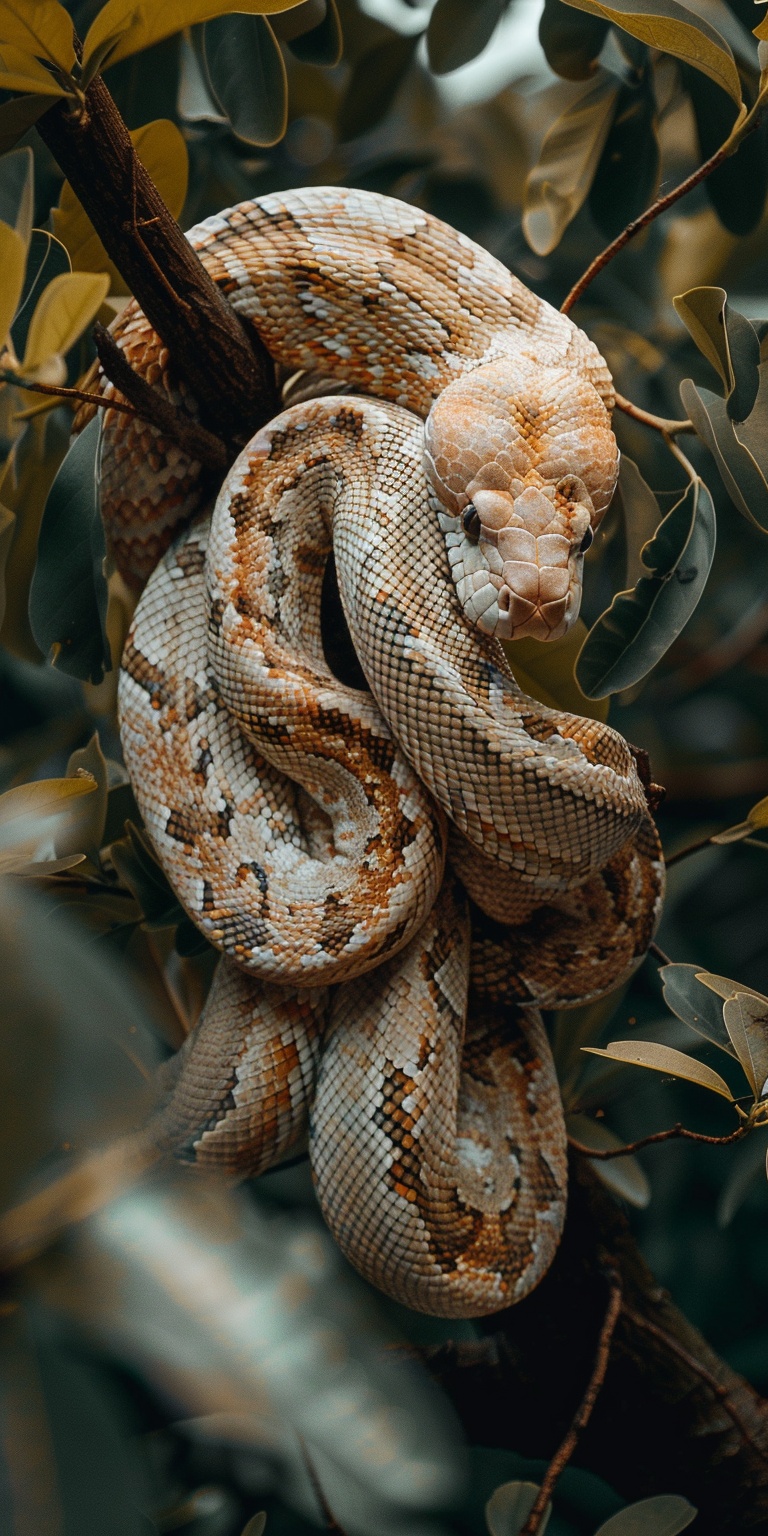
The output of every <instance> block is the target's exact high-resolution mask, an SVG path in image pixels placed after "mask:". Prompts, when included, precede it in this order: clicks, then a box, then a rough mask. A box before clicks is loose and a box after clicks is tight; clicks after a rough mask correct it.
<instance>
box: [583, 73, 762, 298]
mask: <svg viewBox="0 0 768 1536" xmlns="http://www.w3.org/2000/svg"><path fill="white" fill-rule="evenodd" d="M762 118H763V106H762V104H761V107H760V110H758V103H757V102H756V103H755V105H754V106H753V108H752V110H751V111H750V112H749V113H747V114H746V116H745V117H744V118H742V120H741V122H740V123H739V124H738V126H736V125H734V127H733V128H732V129H731V132H730V133H729V135H728V138H727V139H726V141H725V143H724V144H721V145H720V148H719V149H716V150H715V153H714V154H713V155H710V157H709V159H708V160H705V161H704V163H703V165H700V166H698V167H697V169H696V170H695V171H692V172H691V174H690V176H686V178H685V180H684V181H681V182H679V183H678V185H677V186H676V187H673V188H672V190H671V191H670V192H665V193H664V196H663V197H658V198H657V199H656V202H655V203H651V206H650V208H646V209H645V212H644V213H641V214H639V215H638V217H637V218H636V219H633V220H632V222H631V223H630V224H627V226H626V228H625V229H623V230H622V231H621V234H620V235H617V236H616V239H615V240H612V241H611V243H610V245H607V246H606V247H605V249H604V250H602V251H601V252H600V254H599V255H598V256H596V257H595V259H594V261H591V262H590V264H589V266H588V267H587V270H586V272H583V273H582V275H581V277H580V278H579V280H578V282H577V283H574V286H573V287H572V289H571V291H570V293H569V294H568V295H567V297H566V298H565V299H564V300H563V302H562V304H561V305H560V309H561V311H562V313H563V314H564V315H568V314H570V312H571V310H572V309H573V306H574V304H575V303H576V302H577V300H579V299H580V298H581V296H582V294H583V293H585V292H586V290H587V288H588V287H589V285H590V283H592V282H594V280H595V278H596V277H597V276H598V273H600V272H602V271H603V268H604V267H607V266H608V263H609V262H610V261H613V258H614V256H618V254H619V251H623V249H624V246H625V245H627V244H628V243H629V241H630V240H633V239H634V237H635V235H639V234H640V233H641V231H642V230H644V229H647V227H648V225H649V224H652V223H653V220H654V219H658V217H659V215H660V214H662V213H665V212H666V210H667V209H668V208H671V207H672V206H673V204H674V203H677V202H679V200H680V198H681V197H685V195H686V193H688V192H692V191H693V189H694V187H698V185H699V183H700V182H702V181H705V180H706V178H707V176H711V175H712V172H713V171H716V170H717V169H718V166H720V165H722V164H723V162H724V161H725V160H727V159H728V158H729V156H730V155H732V154H735V152H736V150H737V149H738V148H739V146H740V144H741V143H742V142H743V140H744V139H745V138H746V137H747V135H748V134H750V133H753V132H754V130H755V129H756V128H757V127H758V126H759V124H760V123H761V121H762Z"/></svg>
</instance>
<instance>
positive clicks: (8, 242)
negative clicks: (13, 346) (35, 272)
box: [0, 224, 27, 347]
mask: <svg viewBox="0 0 768 1536" xmlns="http://www.w3.org/2000/svg"><path fill="white" fill-rule="evenodd" d="M26 265H27V252H26V248H25V245H24V241H23V240H22V238H21V235H20V234H19V233H18V231H17V230H15V229H11V227H10V225H9V224H0V271H2V274H3V281H2V283H1V284H0V347H2V346H3V343H4V342H5V340H6V337H7V336H8V333H9V331H10V329H11V323H12V321H13V317H14V315H15V313H16V310H17V308H18V304H19V299H20V298H21V294H22V289H23V287H24V272H25V269H26Z"/></svg>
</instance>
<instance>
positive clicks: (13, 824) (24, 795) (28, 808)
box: [0, 773, 96, 874]
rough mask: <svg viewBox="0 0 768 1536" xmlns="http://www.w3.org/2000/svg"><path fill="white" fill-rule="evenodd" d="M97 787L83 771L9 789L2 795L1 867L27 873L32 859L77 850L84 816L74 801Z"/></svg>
mask: <svg viewBox="0 0 768 1536" xmlns="http://www.w3.org/2000/svg"><path fill="white" fill-rule="evenodd" d="M95 789H96V780H95V779H94V778H93V777H92V775H91V774H85V773H84V774H80V775H79V776H78V777H77V778H71V779H38V780H36V781H35V782H34V783H32V784H19V785H17V786H16V788H15V789H8V790H6V792H5V794H4V795H0V868H2V869H3V870H6V871H8V872H10V871H14V872H15V873H22V872H23V873H25V874H27V873H29V870H28V869H27V866H28V865H29V864H30V863H38V862H41V861H46V862H50V860H51V859H57V858H60V857H61V856H62V855H68V854H70V853H74V852H77V851H78V850H77V848H76V847H73V846H72V844H73V841H74V842H75V843H76V842H77V833H78V830H79V825H80V821H81V819H82V818H81V816H80V814H79V807H78V806H75V805H73V804H72V802H73V801H77V800H79V799H80V798H81V797H82V796H83V795H91V794H93V792H94V790H95ZM67 844H68V845H69V846H67Z"/></svg>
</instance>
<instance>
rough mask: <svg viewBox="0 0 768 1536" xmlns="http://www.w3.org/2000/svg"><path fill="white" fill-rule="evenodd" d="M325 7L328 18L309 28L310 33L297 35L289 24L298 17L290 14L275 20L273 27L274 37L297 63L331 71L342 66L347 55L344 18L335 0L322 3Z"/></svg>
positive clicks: (298, 33) (301, 32) (324, 16)
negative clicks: (337, 66) (288, 50)
mask: <svg viewBox="0 0 768 1536" xmlns="http://www.w3.org/2000/svg"><path fill="white" fill-rule="evenodd" d="M322 3H324V5H325V14H324V15H323V16H322V17H321V19H320V20H319V21H318V22H317V25H316V26H313V27H309V28H308V29H307V31H300V32H298V31H294V30H293V29H292V28H291V25H290V23H291V20H292V17H293V15H294V14H295V13H294V12H291V11H288V12H284V13H283V14H282V15H280V16H276V17H275V19H274V21H273V23H272V26H273V28H274V31H275V35H276V36H277V37H279V38H280V40H281V42H285V43H286V44H287V46H288V48H289V49H290V51H291V53H292V54H293V56H294V58H295V59H300V60H301V62H302V64H318V65H322V66H323V67H325V68H326V69H332V68H333V67H334V65H336V64H339V63H340V62H341V57H342V54H343V52H344V38H343V35H342V30H341V17H340V16H339V11H338V6H337V4H336V0H322ZM298 14H300V12H299V13H298Z"/></svg>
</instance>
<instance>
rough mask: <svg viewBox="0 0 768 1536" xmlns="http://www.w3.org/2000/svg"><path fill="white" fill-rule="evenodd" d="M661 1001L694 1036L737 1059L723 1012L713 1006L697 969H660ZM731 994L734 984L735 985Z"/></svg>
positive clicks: (709, 992) (667, 966) (686, 966)
mask: <svg viewBox="0 0 768 1536" xmlns="http://www.w3.org/2000/svg"><path fill="white" fill-rule="evenodd" d="M659 975H660V977H661V982H662V987H663V989H664V1001H665V1003H666V1005H667V1007H668V1008H669V1009H671V1011H672V1013H674V1014H676V1015H677V1017H678V1019H682V1021H683V1023H684V1024H687V1025H688V1026H689V1028H690V1029H695V1031H696V1033H697V1035H703V1037H704V1039H705V1040H711V1041H712V1044H713V1045H716V1046H718V1047H719V1049H720V1050H721V1051H726V1052H727V1053H728V1055H729V1056H734V1057H735V1055H736V1052H735V1051H734V1049H733V1046H732V1044H731V1039H730V1036H729V1034H728V1031H727V1029H726V1027H725V1023H724V1021H723V1010H722V1007H721V1005H720V1003H716V1002H715V1000H714V998H713V996H712V992H711V990H709V989H708V988H707V987H706V986H705V985H704V984H703V982H702V981H701V978H700V974H699V967H698V966H696V965H663V966H662V967H661V969H660V971H659ZM733 985H734V990H735V987H736V983H735V982H734V984H733Z"/></svg>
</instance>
